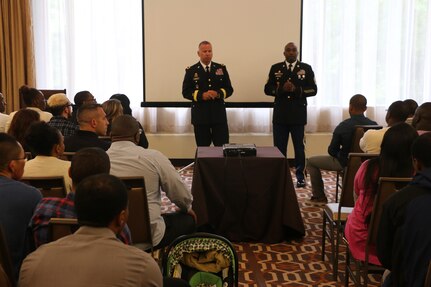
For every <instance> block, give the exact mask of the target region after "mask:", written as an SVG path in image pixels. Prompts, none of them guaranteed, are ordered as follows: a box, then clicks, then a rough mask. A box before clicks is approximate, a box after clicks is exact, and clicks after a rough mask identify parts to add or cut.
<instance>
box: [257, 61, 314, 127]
mask: <svg viewBox="0 0 431 287" xmlns="http://www.w3.org/2000/svg"><path fill="white" fill-rule="evenodd" d="M287 80H290V81H291V82H292V83H293V84H294V85H295V87H296V90H295V91H294V92H286V91H283V85H284V83H285V82H286V81H287ZM316 93H317V85H316V82H315V79H314V73H313V69H312V68H311V66H310V65H308V64H305V63H302V62H300V61H297V62H296V64H295V67H294V68H293V71H289V70H288V69H287V65H286V62H281V63H277V64H274V65H272V67H271V70H270V71H269V77H268V82H267V83H266V85H265V94H266V95H268V96H273V97H275V100H274V114H273V119H272V122H273V123H274V124H287V125H305V124H307V97H312V96H315V95H316Z"/></svg>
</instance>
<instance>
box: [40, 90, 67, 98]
mask: <svg viewBox="0 0 431 287" xmlns="http://www.w3.org/2000/svg"><path fill="white" fill-rule="evenodd" d="M39 91H41V92H42V94H43V96H44V97H45V100H48V99H49V97H51V96H52V95H54V94H59V93H61V94H66V89H57V90H56V89H54V90H51V89H42V90H41V89H39Z"/></svg>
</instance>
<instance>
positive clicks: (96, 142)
mask: <svg viewBox="0 0 431 287" xmlns="http://www.w3.org/2000/svg"><path fill="white" fill-rule="evenodd" d="M77 116H78V122H79V130H77V131H76V133H75V134H74V135H73V136H70V137H66V138H65V139H64V144H65V146H66V149H65V151H67V152H76V151H78V150H80V149H81V148H84V147H100V148H101V149H103V150H107V149H108V148H109V146H110V145H111V143H110V142H108V141H105V140H101V139H99V136H106V129H107V128H108V120H107V119H106V114H105V112H104V111H103V108H102V106H101V105H99V104H87V105H83V106H82V107H81V108H80V109H79V110H78V115H77Z"/></svg>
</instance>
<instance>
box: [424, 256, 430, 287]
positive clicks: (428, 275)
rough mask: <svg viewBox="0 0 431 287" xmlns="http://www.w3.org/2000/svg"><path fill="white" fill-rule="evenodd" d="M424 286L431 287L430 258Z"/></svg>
mask: <svg viewBox="0 0 431 287" xmlns="http://www.w3.org/2000/svg"><path fill="white" fill-rule="evenodd" d="M424 287H431V260H430V263H429V264H428V272H427V275H426V277H425V284H424Z"/></svg>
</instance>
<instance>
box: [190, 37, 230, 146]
mask: <svg viewBox="0 0 431 287" xmlns="http://www.w3.org/2000/svg"><path fill="white" fill-rule="evenodd" d="M198 56H199V59H200V60H199V62H198V63H196V64H194V65H193V66H191V67H188V68H187V69H186V75H185V76H184V81H183V97H184V98H186V99H189V100H191V101H192V124H193V128H194V132H195V140H196V145H197V146H209V145H211V143H213V144H214V146H221V145H223V144H225V143H228V142H229V129H228V125H227V117H226V108H225V103H224V100H225V99H226V98H228V97H230V96H231V95H232V93H233V88H232V85H231V83H230V79H229V74H228V72H227V70H226V67H225V66H224V65H222V64H218V63H215V62H212V57H213V51H212V45H211V43H210V42H208V41H203V42H201V43H200V44H199V50H198Z"/></svg>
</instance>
